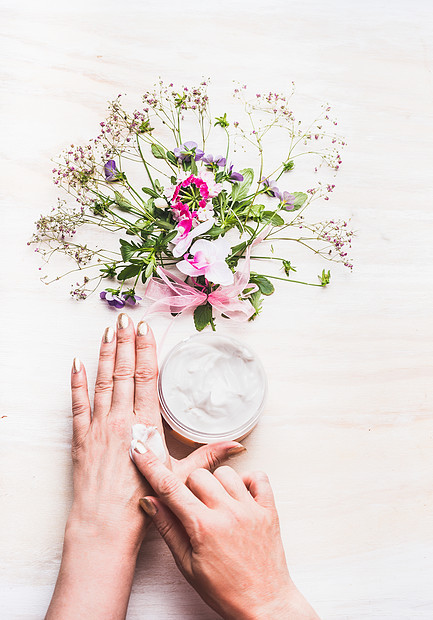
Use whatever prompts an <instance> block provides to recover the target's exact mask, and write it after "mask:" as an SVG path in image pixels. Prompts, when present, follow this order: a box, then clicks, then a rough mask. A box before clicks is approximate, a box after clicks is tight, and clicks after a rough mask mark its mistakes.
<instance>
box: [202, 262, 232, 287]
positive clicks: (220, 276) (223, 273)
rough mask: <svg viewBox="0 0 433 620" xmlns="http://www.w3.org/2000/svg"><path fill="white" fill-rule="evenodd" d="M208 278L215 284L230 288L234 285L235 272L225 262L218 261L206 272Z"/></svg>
mask: <svg viewBox="0 0 433 620" xmlns="http://www.w3.org/2000/svg"><path fill="white" fill-rule="evenodd" d="M206 278H207V279H208V280H209V281H210V282H213V283H214V284H221V285H222V286H228V285H229V284H233V272H232V271H231V269H230V267H229V266H228V265H227V263H226V262H225V261H217V262H216V263H213V265H210V266H209V267H208V268H207V270H206Z"/></svg>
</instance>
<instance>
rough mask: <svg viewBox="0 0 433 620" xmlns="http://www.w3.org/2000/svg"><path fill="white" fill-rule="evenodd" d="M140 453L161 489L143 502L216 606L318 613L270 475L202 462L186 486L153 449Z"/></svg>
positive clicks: (276, 616) (276, 614)
mask: <svg viewBox="0 0 433 620" xmlns="http://www.w3.org/2000/svg"><path fill="white" fill-rule="evenodd" d="M134 458H135V461H136V464H137V467H138V468H139V470H140V471H141V473H142V474H143V475H144V476H145V477H146V479H147V480H148V481H149V483H150V484H151V485H152V487H153V489H154V490H155V491H156V493H157V494H158V496H159V497H158V498H155V497H146V498H143V499H142V500H141V501H140V503H141V506H142V508H143V509H144V511H145V512H146V513H147V514H148V515H150V516H151V517H152V518H153V521H154V523H155V525H156V527H157V529H158V530H159V532H160V534H161V535H162V537H163V538H164V539H165V541H166V543H167V545H168V546H169V548H170V550H171V552H172V554H173V556H174V559H175V561H176V564H177V565H178V567H179V568H180V570H181V571H182V573H183V574H184V576H185V577H186V579H187V580H188V581H189V582H190V583H191V585H192V586H193V587H194V588H195V589H196V590H197V592H198V593H199V594H200V596H201V597H202V598H203V600H204V601H205V602H206V603H208V605H210V606H211V607H212V608H213V609H214V610H215V611H217V612H218V613H219V614H221V615H222V617H223V618H226V619H236V620H246V619H249V620H253V619H254V620H257V619H260V618H263V619H266V620H270V619H272V620H283V619H284V620H285V619H287V620H288V619H292V620H301V619H305V620H306V619H309V620H313V619H317V618H318V616H317V615H316V613H315V612H314V610H313V609H312V608H311V607H310V605H309V604H308V603H307V601H306V600H305V599H304V597H303V596H302V595H301V594H300V592H299V591H298V590H297V589H296V587H295V585H294V584H293V582H292V580H291V578H290V575H289V571H288V569H287V564H286V560H285V556H284V550H283V545H282V542H281V536H280V531H279V523H278V515H277V511H276V508H275V503H274V498H273V494H272V489H271V486H270V484H269V481H268V478H267V476H266V474H263V473H261V472H258V473H254V474H246V475H244V476H243V478H240V477H239V476H238V474H237V473H236V472H235V471H234V470H233V469H231V468H230V467H220V468H218V469H216V471H215V472H214V474H213V475H212V474H211V473H210V472H209V471H206V470H204V469H197V470H195V471H194V472H192V473H191V474H190V475H189V477H188V479H187V481H186V485H185V484H183V483H182V482H181V481H180V480H179V479H178V478H176V477H175V476H174V475H173V474H172V472H171V471H170V470H169V469H167V467H165V466H164V464H163V463H162V462H161V461H159V460H158V459H157V458H156V457H155V455H154V454H153V453H152V452H151V451H147V452H145V453H144V454H138V453H137V454H135V455H134Z"/></svg>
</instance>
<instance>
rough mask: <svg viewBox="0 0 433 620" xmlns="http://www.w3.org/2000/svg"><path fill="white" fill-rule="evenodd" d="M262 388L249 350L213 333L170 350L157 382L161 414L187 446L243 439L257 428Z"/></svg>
mask: <svg viewBox="0 0 433 620" xmlns="http://www.w3.org/2000/svg"><path fill="white" fill-rule="evenodd" d="M266 389H267V388H266V375H265V371H264V369H263V366H262V364H261V363H260V361H259V360H258V359H257V357H256V356H255V355H254V354H253V353H252V352H251V351H250V349H248V348H247V347H245V346H244V345H243V344H241V343H239V342H237V341H235V340H232V339H231V338H227V337H225V336H219V335H217V334H214V333H206V334H198V335H196V336H192V337H191V338H188V339H187V340H184V341H182V342H180V343H179V344H178V345H177V346H176V347H174V349H172V351H171V352H170V353H169V354H168V356H167V358H166V359H165V361H164V363H163V365H162V367H161V371H160V373H159V382H158V392H159V399H160V402H161V407H162V416H163V418H164V420H165V421H166V422H167V424H168V425H169V426H170V427H171V429H172V430H173V431H174V432H175V434H176V435H178V436H179V437H178V438H180V439H182V440H184V441H185V440H187V442H188V443H190V442H194V443H211V442H215V441H222V440H231V439H242V438H243V437H245V435H247V434H248V433H249V432H250V431H251V430H252V429H253V428H254V426H255V425H256V424H257V421H258V418H259V415H260V413H261V411H262V409H263V405H264V401H265V397H266Z"/></svg>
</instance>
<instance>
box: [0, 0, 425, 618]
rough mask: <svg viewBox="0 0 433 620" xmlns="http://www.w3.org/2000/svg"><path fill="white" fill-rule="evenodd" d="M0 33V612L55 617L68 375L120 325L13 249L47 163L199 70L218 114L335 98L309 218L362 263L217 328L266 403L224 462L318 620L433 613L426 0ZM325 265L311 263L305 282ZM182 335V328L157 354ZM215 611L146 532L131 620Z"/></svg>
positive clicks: (9, 19)
mask: <svg viewBox="0 0 433 620" xmlns="http://www.w3.org/2000/svg"><path fill="white" fill-rule="evenodd" d="M0 27H1V31H2V39H1V41H2V42H1V57H2V68H1V75H2V86H1V88H2V91H1V93H2V94H1V100H0V105H1V114H0V118H1V125H2V131H1V141H0V149H1V152H2V163H1V168H0V170H1V177H2V182H1V186H0V191H1V194H2V213H1V225H0V228H1V234H2V242H1V244H0V248H1V252H2V262H1V273H2V289H1V291H2V295H1V297H2V300H1V304H2V320H1V327H2V335H1V348H2V355H1V375H0V376H1V380H2V389H1V397H2V414H1V415H5V416H7V417H5V418H2V419H0V437H1V453H0V457H1V464H0V477H1V478H0V485H1V487H0V498H1V506H0V550H1V552H0V568H1V578H0V609H1V611H0V616H1V618H2V619H5V620H9V619H14V620H18V619H20V620H21V619H26V620H27V619H37V618H41V617H42V616H43V614H44V611H45V609H46V606H47V603H48V601H49V598H50V594H51V590H52V587H53V583H54V581H55V577H56V573H57V569H58V565H59V559H60V553H61V544H62V535H63V527H64V523H65V518H66V515H67V511H68V506H69V502H70V498H71V466H70V462H69V442H70V436H71V418H70V409H69V386H68V381H69V370H70V365H71V359H72V357H73V356H74V355H76V354H79V355H80V357H81V358H82V359H83V360H84V361H85V363H86V364H87V367H88V369H89V374H90V377H91V379H92V380H93V379H94V374H95V368H96V355H97V349H98V343H99V339H100V335H101V333H102V330H103V329H104V327H105V326H106V325H107V324H112V323H113V322H114V320H115V319H114V315H113V313H112V312H111V311H110V309H109V308H107V307H105V306H104V305H103V304H102V303H101V302H100V301H99V300H98V298H97V297H93V298H91V299H89V300H88V301H87V302H85V303H81V304H79V303H76V302H73V301H72V300H70V299H69V298H68V291H69V283H68V282H66V281H65V282H64V283H60V284H58V285H53V286H51V287H45V286H43V285H42V284H41V283H40V282H39V280H38V275H39V272H38V267H39V265H40V263H39V261H38V257H37V255H35V254H34V253H33V251H32V249H29V248H27V246H26V241H27V239H28V238H29V237H30V235H31V233H32V228H33V222H34V220H35V219H36V218H37V217H38V216H39V215H40V214H41V213H43V212H46V211H48V210H49V208H50V207H51V205H52V204H53V203H54V201H55V198H56V196H57V192H56V189H55V188H54V186H52V185H51V172H50V170H51V167H52V163H51V162H50V158H51V157H52V156H54V155H56V154H57V153H58V152H60V150H61V149H62V148H63V147H64V146H65V145H67V144H68V143H70V142H74V143H80V142H82V141H85V140H86V139H87V138H89V137H91V136H93V135H94V134H95V132H96V131H97V125H98V123H99V121H100V120H101V117H102V116H103V114H104V111H105V106H106V101H107V100H108V99H110V98H112V97H113V96H116V95H117V94H118V93H119V92H128V93H129V95H130V96H131V97H132V98H134V97H138V96H139V94H140V93H142V92H144V91H145V90H146V89H147V88H148V87H149V86H150V85H151V84H152V83H153V81H154V80H155V79H156V78H157V77H158V76H159V75H161V76H162V77H163V78H165V79H167V80H171V79H173V80H175V81H176V80H177V81H180V82H193V81H196V80H198V79H200V78H201V76H202V75H205V76H207V75H209V76H211V78H212V80H213V89H214V90H213V92H214V96H215V98H216V100H217V101H218V102H220V104H221V106H223V105H224V101H225V99H226V98H227V97H229V92H230V89H231V87H232V84H231V80H232V79H239V80H241V81H245V82H246V83H248V84H250V85H251V86H252V88H254V89H260V90H263V89H265V88H272V89H276V90H281V89H283V88H285V87H286V85H288V84H290V82H291V81H292V80H294V81H295V82H296V85H297V92H298V93H299V97H300V99H299V101H300V103H301V104H302V103H303V104H304V105H305V110H308V111H310V110H312V109H313V108H314V107H315V106H319V104H320V103H321V102H322V101H329V102H330V103H331V104H333V106H334V109H335V112H336V114H337V115H338V118H339V121H340V122H339V128H340V130H341V132H342V133H343V134H344V135H345V136H346V138H347V141H348V143H349V147H348V149H347V151H346V155H345V158H344V159H345V161H344V164H343V167H342V170H341V174H340V175H339V177H338V178H337V189H336V191H335V194H334V195H333V197H332V200H331V201H329V202H328V203H323V206H322V213H323V214H325V215H327V214H328V213H329V214H330V215H332V216H339V217H346V218H347V217H351V218H352V225H353V227H354V228H355V229H356V230H357V237H356V240H355V245H354V257H355V261H356V266H355V270H354V272H353V274H349V273H345V271H344V269H343V268H341V269H340V268H338V267H336V268H334V269H333V279H332V286H331V287H329V288H327V289H325V290H321V289H315V288H308V287H302V286H296V285H285V284H284V283H282V284H281V286H279V287H278V290H277V292H276V293H275V295H274V296H273V297H272V298H269V299H267V300H266V303H265V307H264V311H263V314H262V315H261V316H260V318H259V320H257V321H256V322H255V323H254V324H248V325H246V326H244V327H242V328H241V329H240V330H239V329H238V328H236V329H233V328H228V327H226V328H225V329H224V333H233V334H235V333H236V335H237V337H238V338H240V339H242V340H243V341H244V342H246V343H249V344H250V345H251V346H252V347H253V348H255V349H256V351H257V352H258V354H259V355H260V356H261V358H262V360H263V362H264V364H265V366H266V368H267V372H268V376H269V386H270V391H269V400H268V404H267V407H266V410H265V412H264V415H263V418H262V420H261V422H260V424H259V426H258V428H257V429H256V430H255V431H254V432H253V434H252V435H251V436H250V437H249V438H248V439H247V440H246V442H245V443H246V446H247V448H248V452H247V454H246V455H245V456H241V457H239V458H238V459H237V461H236V462H235V467H236V468H237V469H238V470H239V471H242V470H247V469H250V468H254V469H257V468H260V469H264V470H266V471H267V472H268V473H269V474H270V477H271V480H272V482H273V486H274V488H275V493H276V497H277V500H278V507H279V511H280V515H281V522H282V530H283V536H284V542H285V548H286V551H287V557H288V560H289V564H290V567H291V571H292V574H293V577H294V579H295V581H296V582H297V584H298V585H299V587H300V588H301V589H302V590H303V592H304V593H305V594H306V596H307V597H308V598H309V599H310V600H311V602H312V603H313V605H314V606H315V607H316V608H317V610H318V612H319V613H320V614H321V615H322V616H323V618H328V619H343V618H347V619H349V618H350V619H351V620H352V619H354V618H365V619H367V618H368V619H369V620H374V619H376V618H381V619H382V618H388V619H390V620H403V619H404V620H406V619H411V620H412V619H415V618H425V619H427V618H431V617H433V589H432V580H433V558H432V552H433V519H432V515H433V508H432V487H433V450H432V431H433V416H432V413H433V412H432V380H431V377H432V374H433V368H432V335H433V334H432V332H433V329H432V265H431V262H432V260H431V259H432V255H433V252H432V234H433V227H432V206H433V203H432V186H433V183H432V169H433V148H432V129H433V108H432V100H433V82H432V79H433V78H432V67H433V43H432V33H433V8H432V6H431V3H430V2H429V1H428V0H414V1H412V2H403V1H402V0H364V1H363V2H354V1H353V0H329V1H328V2H321V1H319V0H304V1H301V0H296V1H295V0H272V1H269V2H263V1H259V0H249V1H247V0H231V1H230V2H228V1H227V0H220V1H219V2H199V1H198V0H188V1H185V2H174V1H172V0H166V1H165V2H164V1H158V2H156V1H155V0H149V1H147V2H140V1H138V0H125V2H124V3H121V2H115V1H114V0H105V1H102V0H93V1H91V2H89V1H88V0H86V1H84V0H75V2H66V0H57V1H56V2H54V1H48V0H39V1H38V2H30V1H29V0H21V2H13V1H12V0H3V1H2V2H1V5H0ZM301 107H302V106H301ZM218 111H219V110H218ZM294 189H298V188H294ZM303 260H304V259H303V258H302V257H301V256H300V257H299V260H298V258H297V264H298V266H300V267H302V264H303ZM323 266H325V265H323V263H322V262H320V261H318V260H316V259H314V258H313V259H312V258H311V257H306V258H305V263H304V269H303V270H302V271H303V275H305V276H308V275H312V277H315V274H316V273H318V271H319V270H320V271H321V269H322V268H323ZM133 316H134V319H135V320H138V319H139V317H140V310H139V309H137V310H135V311H134V312H133ZM153 326H154V329H155V331H156V333H157V335H158V336H161V335H162V333H163V332H164V329H165V323H164V321H161V320H159V319H158V320H156V321H153ZM192 331H193V327H192V323H191V321H190V319H187V318H184V319H181V320H179V321H178V322H177V323H176V324H175V326H174V328H173V330H172V331H171V332H170V334H169V336H168V338H167V345H165V346H164V348H167V349H168V348H169V346H170V345H171V344H174V343H175V342H177V341H178V340H180V339H181V338H183V337H185V336H188V335H190V334H191V333H192ZM164 352H166V351H164ZM164 352H163V353H164ZM214 617H215V615H214V614H213V613H212V612H210V611H209V610H208V609H207V608H206V606H205V605H204V604H203V603H202V602H201V600H200V599H199V598H198V597H197V596H196V595H195V593H194V592H193V591H192V590H191V588H190V587H189V586H188V585H187V584H185V583H184V582H183V580H182V578H181V576H180V574H179V573H178V572H177V569H176V568H175V566H174V563H173V561H172V559H171V557H170V556H169V554H168V553H167V550H166V549H165V547H164V544H163V543H162V542H161V541H160V540H159V539H158V537H157V536H156V535H155V534H153V535H152V536H151V537H150V540H149V541H148V542H147V543H146V544H145V547H144V548H143V550H142V554H141V556H140V560H139V565H138V568H137V574H136V580H135V583H134V589H133V594H132V598H131V604H130V611H129V615H128V618H129V619H130V620H132V619H138V618H140V619H145V618H146V619H149V620H159V619H161V620H170V619H173V620H174V619H176V620H179V619H181V620H186V619H193V618H194V619H195V618H202V619H207V618H214Z"/></svg>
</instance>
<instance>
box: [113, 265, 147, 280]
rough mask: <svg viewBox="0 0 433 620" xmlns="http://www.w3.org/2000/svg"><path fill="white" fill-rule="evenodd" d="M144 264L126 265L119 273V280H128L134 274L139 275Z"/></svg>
mask: <svg viewBox="0 0 433 620" xmlns="http://www.w3.org/2000/svg"><path fill="white" fill-rule="evenodd" d="M141 268H142V265H136V264H134V265H128V266H127V267H125V269H122V271H121V272H120V273H119V274H118V276H117V279H118V280H128V279H129V278H133V277H134V276H136V275H138V274H139V273H140V271H141Z"/></svg>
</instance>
